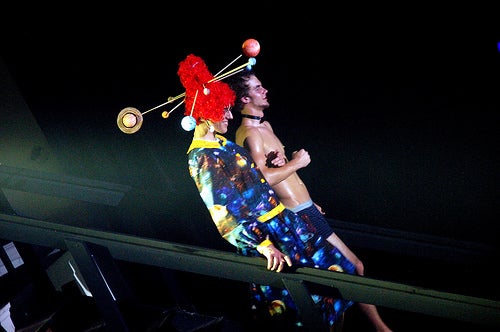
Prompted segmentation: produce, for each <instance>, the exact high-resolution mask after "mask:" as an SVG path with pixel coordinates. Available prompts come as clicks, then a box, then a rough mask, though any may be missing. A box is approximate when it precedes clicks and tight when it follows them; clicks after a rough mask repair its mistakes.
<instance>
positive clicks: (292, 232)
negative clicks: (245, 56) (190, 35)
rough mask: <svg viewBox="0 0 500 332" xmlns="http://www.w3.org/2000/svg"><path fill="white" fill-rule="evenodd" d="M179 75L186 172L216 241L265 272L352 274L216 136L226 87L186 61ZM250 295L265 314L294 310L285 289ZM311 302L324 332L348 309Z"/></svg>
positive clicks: (191, 58)
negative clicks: (190, 128) (263, 262)
mask: <svg viewBox="0 0 500 332" xmlns="http://www.w3.org/2000/svg"><path fill="white" fill-rule="evenodd" d="M178 75H179V77H180V80H181V83H182V84H183V86H184V88H185V89H186V95H185V100H184V101H185V115H186V117H185V118H184V119H183V126H184V124H185V123H192V124H193V125H194V135H193V140H192V143H191V145H190V147H189V149H188V152H187V154H188V168H189V173H190V176H191V177H192V179H193V180H194V182H195V184H196V187H197V188H198V191H199V193H200V196H201V198H202V200H203V202H204V203H205V205H206V207H207V209H208V210H209V212H210V215H211V217H212V219H213V222H214V223H215V225H216V227H217V229H218V231H219V233H220V235H221V236H222V237H223V238H224V239H225V240H227V241H228V242H229V243H231V244H232V245H234V246H235V247H236V249H237V252H238V253H240V254H242V255H245V256H252V257H257V256H259V257H262V255H263V256H265V257H266V258H267V260H268V265H267V268H268V269H270V270H275V271H277V272H280V271H282V270H283V268H285V265H288V266H290V267H291V266H294V267H311V268H319V269H323V270H332V271H339V272H346V273H349V274H354V273H355V272H354V271H355V268H354V265H353V264H352V263H351V262H350V261H349V260H347V259H346V258H345V257H344V256H343V255H342V254H341V253H340V252H339V251H338V250H337V248H335V247H333V246H332V245H331V244H330V243H328V242H327V241H326V240H325V239H324V237H322V236H320V234H319V233H318V232H317V231H316V229H315V228H314V226H313V225H312V224H311V223H308V222H307V221H304V220H302V219H301V218H300V217H298V216H297V215H296V214H295V213H293V212H292V211H290V210H288V209H286V208H285V207H284V205H283V204H282V203H281V202H280V201H279V199H278V197H277V196H276V194H275V193H274V191H273V189H272V188H271V186H269V184H268V183H267V181H266V180H265V178H264V176H263V175H262V173H261V171H260V170H259V169H258V168H257V167H256V165H255V163H254V161H253V160H252V157H251V156H250V154H249V153H248V152H247V150H246V149H244V148H242V147H241V146H239V145H237V144H235V143H233V142H232V141H229V140H227V139H226V138H224V137H223V136H221V134H225V133H226V132H227V127H228V122H229V120H231V119H232V118H233V116H232V113H231V107H232V106H233V105H234V101H235V94H234V92H233V91H232V90H231V89H230V88H229V86H228V85H227V84H226V83H224V82H222V81H217V80H216V79H214V77H213V76H212V75H211V74H210V72H209V71H208V69H207V67H206V65H205V63H204V61H203V60H202V59H201V58H199V57H197V56H195V55H193V54H190V55H188V56H187V57H186V59H185V60H183V61H182V62H181V63H180V64H179V69H178ZM252 290H253V292H254V293H253V295H254V299H255V300H256V301H257V302H258V303H259V304H264V305H266V306H267V309H268V310H269V313H270V314H271V315H274V314H275V313H278V314H279V313H280V312H282V311H289V310H292V311H293V310H296V308H295V305H294V304H293V301H292V299H291V297H290V295H289V294H288V292H287V291H286V289H281V288H280V289H278V288H273V287H270V286H265V285H253V287H252ZM313 300H314V301H315V302H316V303H318V304H319V306H320V307H321V309H322V313H323V317H324V320H325V323H326V325H328V326H330V327H331V326H333V324H334V323H335V322H336V320H337V319H338V317H339V316H340V315H342V314H343V312H344V311H345V310H346V309H347V308H349V307H350V306H351V305H352V304H353V302H352V301H350V300H345V299H333V298H330V297H325V296H319V295H314V296H313ZM277 303H278V304H279V306H276V304H277ZM276 309H278V311H276Z"/></svg>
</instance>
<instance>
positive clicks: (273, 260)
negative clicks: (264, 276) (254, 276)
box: [257, 244, 292, 272]
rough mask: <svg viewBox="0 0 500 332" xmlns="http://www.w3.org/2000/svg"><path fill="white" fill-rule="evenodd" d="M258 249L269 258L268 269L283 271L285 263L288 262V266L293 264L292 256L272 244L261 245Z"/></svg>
mask: <svg viewBox="0 0 500 332" xmlns="http://www.w3.org/2000/svg"><path fill="white" fill-rule="evenodd" d="M257 250H258V251H259V252H260V253H261V254H262V255H264V256H265V257H266V258H267V269H268V270H271V271H276V272H281V271H282V270H283V268H284V267H285V263H286V264H288V266H292V260H291V259H290V257H288V256H287V255H285V254H283V253H282V252H281V251H279V250H278V249H277V248H276V247H275V246H274V245H272V244H270V245H268V246H266V247H262V246H259V247H257Z"/></svg>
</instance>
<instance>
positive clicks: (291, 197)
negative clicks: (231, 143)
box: [236, 122, 311, 208]
mask: <svg viewBox="0 0 500 332" xmlns="http://www.w3.org/2000/svg"><path fill="white" fill-rule="evenodd" d="M249 135H259V136H260V138H261V140H259V141H260V144H261V145H262V146H261V147H260V148H261V151H258V152H255V151H252V148H251V147H249V146H248V145H247V144H245V140H246V139H247V137H248V136H249ZM236 143H237V144H239V145H241V146H244V147H246V148H247V149H248V148H249V149H250V152H251V154H252V157H253V158H254V160H255V162H256V163H257V165H258V166H259V168H260V169H261V170H262V171H263V173H264V176H266V169H265V168H266V167H267V166H266V165H265V155H267V154H269V153H270V152H272V151H278V152H281V153H282V154H283V156H286V154H285V148H284V146H283V144H282V143H281V141H280V140H279V138H278V137H277V136H276V135H275V134H274V132H273V130H272V128H271V126H270V125H269V123H268V122H263V123H261V124H260V125H259V126H245V125H241V126H240V127H239V128H238V130H237V131H236ZM262 150H263V151H262ZM257 153H259V155H254V154H257ZM273 171H279V169H273ZM272 187H273V189H274V191H275V192H276V194H277V195H278V197H279V198H280V200H281V202H282V203H283V204H284V205H285V206H287V207H289V208H293V207H295V206H297V205H299V204H302V203H305V202H307V201H308V200H311V197H310V196H309V192H308V190H307V188H306V186H305V185H304V183H303V182H302V180H301V179H300V177H299V175H298V174H297V172H293V173H292V174H290V175H289V176H288V177H286V178H284V179H283V180H282V181H280V182H279V183H276V184H274V185H273V186H272Z"/></svg>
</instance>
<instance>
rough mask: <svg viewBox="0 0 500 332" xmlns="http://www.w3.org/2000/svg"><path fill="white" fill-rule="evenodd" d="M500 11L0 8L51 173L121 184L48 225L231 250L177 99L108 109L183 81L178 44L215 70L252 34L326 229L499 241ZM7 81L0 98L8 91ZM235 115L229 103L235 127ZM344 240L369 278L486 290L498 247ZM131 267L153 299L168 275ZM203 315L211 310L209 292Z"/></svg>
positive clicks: (166, 93) (283, 133)
mask: <svg viewBox="0 0 500 332" xmlns="http://www.w3.org/2000/svg"><path fill="white" fill-rule="evenodd" d="M165 7H167V9H165ZM497 12H498V11H497V10H495V8H487V7H480V6H479V5H477V6H471V5H470V4H466V5H464V6H463V7H459V6H458V5H457V4H453V6H451V5H450V6H448V5H446V6H445V5H442V6H441V8H438V6H437V5H432V6H431V5H424V4H419V5H418V6H417V5H411V4H408V5H405V6H404V7H403V6H395V5H394V4H391V5H390V6H386V7H384V6H383V5H380V4H378V3H377V4H376V5H373V6H368V7H367V6H366V5H361V4H356V5H353V6H352V8H345V7H341V6H339V5H338V4H335V3H330V4H326V3H325V4H321V5H318V4H316V2H315V1H308V2H307V4H305V3H304V4H300V5H297V6H292V5H276V4H263V3H245V4H232V5H231V6H217V5H214V4H211V3H209V4H207V5H206V6H205V8H201V7H200V5H199V4H194V3H176V4H173V3H167V4H165V3H162V4H161V5H160V6H159V7H155V6H151V5H148V4H142V5H138V4H132V5H130V6H129V7H127V6H125V5H124V4H119V5H118V4H116V5H113V6H110V7H107V8H106V9H105V8H103V7H102V5H100V6H98V5H93V4H90V3H85V5H82V4H75V3H73V4H71V6H69V5H68V6H57V7H54V8H48V7H47V4H45V3H44V4H42V5H41V7H40V8H35V7H34V6H32V5H30V6H27V7H24V8H18V9H16V10H10V8H9V10H6V11H5V13H4V16H5V17H4V18H5V19H4V20H2V29H1V36H2V38H1V41H0V42H1V44H0V60H3V62H4V64H5V65H6V66H7V69H8V72H9V74H10V76H11V78H12V80H13V84H14V85H15V89H18V90H19V92H20V94H21V96H22V98H24V100H25V102H26V104H27V106H28V107H29V110H30V111H31V113H32V115H33V116H34V118H35V119H36V122H37V124H38V125H39V126H40V128H41V129H42V130H43V134H44V135H45V136H46V138H47V140H48V143H49V145H50V147H51V149H52V150H53V152H54V153H55V156H56V158H57V162H58V164H59V165H60V166H61V172H60V175H64V176H74V177H78V178H82V179H88V180H99V181H105V182H107V183H115V184H121V185H124V186H129V187H130V188H131V190H130V191H128V192H127V193H126V195H125V196H124V198H123V199H122V200H121V201H120V203H119V205H118V206H113V207H110V206H105V204H102V205H99V204H94V205H93V204H87V205H84V206H83V207H81V208H80V209H75V210H71V211H70V213H68V214H66V215H64V216H63V217H62V218H60V216H59V215H58V217H57V218H54V220H51V221H55V222H63V223H68V224H70V225H76V226H82V227H88V228H99V229H104V230H106V231H112V232H120V233H128V234H132V235H137V236H141V237H142V236H144V237H151V238H155V239H161V240H166V241H174V242H182V243H187V244H193V245H197V246H203V247H208V248H215V249H224V250H229V251H233V250H234V248H233V247H231V246H230V245H229V244H227V243H226V242H225V241H224V240H222V239H221V238H220V236H219V234H218V233H217V231H216V229H215V227H214V225H213V222H212V221H211V219H210V216H209V214H208V212H207V210H206V208H205V206H204V204H203V202H202V200H201V198H200V197H199V194H198V192H197V190H196V188H195V185H194V183H193V181H192V180H191V179H190V178H189V175H188V172H187V164H186V150H187V148H188V146H189V143H190V141H191V137H192V132H186V131H184V130H183V129H182V128H181V126H180V121H181V119H182V116H183V115H182V108H178V109H176V110H175V111H173V112H172V114H171V116H170V118H169V119H163V118H162V117H161V113H162V112H163V111H168V110H170V109H171V108H173V106H175V105H176V103H174V104H173V105H167V106H164V107H162V108H160V109H156V110H154V111H151V112H149V113H147V114H145V115H144V122H143V124H142V127H141V129H140V130H139V131H138V132H137V133H135V134H130V135H127V134H124V133H123V132H121V131H120V130H119V129H118V127H117V125H116V119H117V115H118V113H119V112H120V111H121V110H122V109H123V108H124V107H128V106H132V107H135V108H137V109H139V110H140V111H141V112H146V111H147V110H149V109H151V108H153V107H156V106H157V105H160V104H162V103H165V102H166V101H167V99H168V97H170V96H177V95H178V94H180V93H182V92H183V89H182V86H181V84H180V82H179V79H178V77H177V75H176V71H177V66H178V63H179V62H180V61H182V60H183V59H184V58H185V57H186V56H187V55H188V54H189V53H194V54H196V55H199V56H201V57H202V58H203V59H204V60H205V61H206V63H207V65H208V66H209V68H210V69H211V71H212V73H217V72H219V70H221V69H222V68H224V67H225V66H226V65H228V64H229V63H230V62H231V61H233V60H234V59H236V58H237V57H238V56H240V55H241V45H242V43H243V42H244V41H245V40H246V39H247V38H255V39H257V40H258V41H259V42H260V44H261V52H260V54H259V55H258V56H257V57H256V60H257V64H256V66H255V67H254V68H255V70H256V71H257V73H258V75H259V78H260V80H261V81H262V83H263V85H264V86H265V87H266V88H267V89H268V90H269V93H268V97H269V100H270V103H271V107H270V108H269V109H268V110H267V111H266V117H267V118H268V120H269V121H271V123H272V124H273V127H274V130H275V131H276V132H277V134H278V136H279V137H280V138H281V139H282V141H283V143H284V144H285V147H286V150H287V152H288V153H289V154H291V152H292V151H294V150H296V149H300V148H305V149H307V150H308V151H309V153H310V155H311V158H312V162H311V164H310V165H309V166H308V167H307V168H306V169H303V170H300V171H299V173H300V176H301V177H302V178H303V180H304V181H305V183H306V184H307V185H308V188H309V190H310V192H311V195H312V197H313V199H314V200H315V201H316V202H317V203H319V204H320V205H322V207H323V209H324V210H325V211H326V212H327V217H328V218H329V219H330V221H331V222H332V224H333V225H335V222H336V221H345V222H348V223H351V224H352V225H360V226H370V227H371V226H373V227H381V228H386V229H388V230H394V231H397V233H396V234H399V235H401V238H403V240H404V238H406V237H410V238H411V234H414V233H416V234H418V235H425V236H436V237H439V238H444V243H446V239H453V240H459V241H467V242H469V241H470V242H473V243H477V244H479V245H486V246H488V247H490V246H491V247H494V248H495V249H496V250H498V235H499V232H498V226H497V223H498V220H499V217H500V213H499V212H500V211H499V208H498V206H499V204H498V203H499V202H498V201H499V197H498V189H497V188H498V186H499V184H500V183H499V174H498V170H499V166H500V159H499V152H500V151H499V146H498V143H497V141H498V136H499V135H498V129H497V128H498V126H499V124H500V121H499V120H500V119H499V113H498V112H499V106H500V105H499V104H500V102H499V99H498V93H499V91H500V90H499V88H500V83H499V76H500V54H499V48H498V43H499V42H500V31H499V30H500V29H499V27H500V25H499V24H498V17H497V16H498V15H495V14H496V13H497ZM244 60H245V59H244V58H240V59H239V60H238V61H236V62H235V64H234V65H233V66H231V67H230V68H233V67H235V66H237V65H239V64H241V63H243V62H244ZM0 69H1V68H0ZM1 79H2V80H3V79H4V78H3V77H1ZM7 90H8V91H2V93H4V92H5V94H9V93H10V92H11V91H13V90H14V89H10V88H9V89H7ZM6 100H9V96H8V97H7V98H6ZM0 106H2V108H1V109H0V112H3V109H4V108H3V105H0ZM5 109H7V110H9V109H8V107H6V108H5ZM20 112H21V110H20ZM9 116H10V114H8V119H10V117H9ZM239 119H240V118H239V116H238V114H235V119H234V121H233V123H232V124H231V126H230V131H229V132H228V134H227V135H226V136H227V137H228V138H229V139H233V138H234V130H235V129H236V127H237V125H238V123H239ZM2 125H5V124H2ZM0 128H4V127H2V126H0ZM22 130H23V128H19V131H22ZM0 134H1V133H0ZM16 137H17V136H16ZM0 138H4V139H5V140H4V141H1V142H0V143H1V144H2V145H1V146H0V158H2V159H1V160H0V163H2V166H15V167H19V168H20V169H23V168H29V167H28V166H31V165H32V164H36V162H38V160H34V162H33V163H31V164H30V165H25V164H22V163H21V164H16V165H9V164H5V162H4V160H3V159H4V158H3V156H2V149H8V148H9V147H10V146H17V144H15V143H17V142H13V140H14V139H17V138H15V137H14V138H9V137H7V138H5V136H2V135H0ZM35 145H36V144H35ZM44 156H45V155H44V154H43V151H42V154H41V156H40V159H41V160H42V159H43V158H44ZM35 157H36V156H35ZM40 196H41V195H40ZM0 198H1V197H0ZM56 198H58V197H56ZM0 203H2V202H0ZM35 203H36V202H35ZM0 207H3V205H2V206H0ZM47 209H50V207H49V206H48V207H47ZM90 210H93V211H90ZM82 211H83V213H82ZM56 212H57V211H56ZM2 213H7V212H5V211H3V209H2ZM56 215H57V213H56ZM27 217H31V216H27ZM375 238H376V236H375ZM397 240H398V239H395V241H394V242H395V243H399V242H397ZM359 241H361V240H358V242H359ZM431 242H432V241H431ZM458 243H459V244H460V242H458ZM347 244H348V245H349V246H350V247H351V248H353V249H354V251H355V252H356V253H357V254H358V255H359V256H360V258H361V259H362V260H363V262H364V263H365V267H366V273H367V276H372V277H373V276H374V277H380V278H382V279H388V280H395V281H401V282H405V283H407V284H413V285H418V286H430V287H432V288H433V289H444V290H450V291H453V292H457V293H460V294H472V295H477V294H479V295H480V296H483V297H486V298H493V299H497V298H498V290H497V289H498V287H496V285H497V281H496V278H495V274H494V273H491V271H489V269H491V267H492V266H494V262H496V261H497V259H495V260H493V263H491V262H490V261H488V260H487V259H486V261H487V262H488V264H486V265H481V268H480V269H478V270H475V265H474V262H464V264H458V266H457V265H455V264H454V263H450V264H449V265H448V264H446V262H443V261H439V260H438V259H436V261H434V260H432V259H427V258H421V257H420V258H419V257H418V256H419V253H415V255H414V257H413V256H412V257H408V255H406V256H405V255H404V253H401V255H398V253H397V252H395V253H392V254H387V253H385V254H381V253H380V252H379V251H375V250H369V249H366V248H365V250H363V249H364V248H363V245H362V244H360V243H357V245H356V243H347ZM430 247H432V244H431V245H430ZM459 252H460V251H459ZM415 257H417V258H415ZM495 257H496V256H495ZM424 260H425V261H424ZM457 260H458V261H460V259H457V258H456V257H453V259H450V261H452V262H456V261H457ZM464 260H465V258H464ZM469 263H470V264H469ZM490 264H492V265H490ZM471 266H472V268H471ZM134 271H135V270H134ZM137 271H138V273H137V279H138V282H137V284H140V285H141V287H145V288H149V287H151V288H153V291H152V292H150V293H148V294H150V295H153V293H154V294H155V295H157V294H160V292H159V291H158V289H157V285H158V284H160V283H163V280H162V281H160V282H158V283H156V282H152V281H151V279H154V274H153V273H151V271H149V269H148V268H146V267H143V266H141V267H140V268H139V269H137ZM131 275H134V276H136V274H134V273H131ZM143 278H144V279H146V280H147V282H143ZM181 279H182V280H183V281H185V282H186V284H189V286H188V287H186V289H189V290H190V291H192V292H193V293H199V294H202V295H201V296H202V297H203V298H204V300H205V298H209V299H212V298H221V296H222V293H221V292H220V288H219V287H217V286H220V285H221V284H223V285H224V286H225V287H229V288H230V286H231V283H229V282H227V281H225V280H223V281H221V280H212V279H209V286H208V287H205V285H206V283H204V282H199V279H197V278H196V279H195V282H194V283H193V284H191V283H190V282H189V281H190V279H189V278H188V277H184V276H182V278H181ZM166 284H168V283H166ZM238 286H239V285H238ZM155 287H156V288H155ZM138 288H139V287H138ZM207 288H208V289H207ZM238 290H239V288H238ZM211 291H213V292H214V294H212V293H211ZM206 292H209V294H212V295H213V296H212V297H210V296H208V297H207V296H206V294H207V293H206ZM228 293H230V294H232V293H234V294H238V293H237V292H236V291H235V292H228ZM160 297H161V295H160ZM222 298H223V297H222ZM193 302H197V301H193ZM200 302H201V301H200ZM236 307H238V306H236ZM200 309H203V310H200V312H210V311H211V310H214V309H215V308H214V306H213V303H212V302H211V301H208V302H207V307H203V308H200ZM231 309H233V308H231ZM383 314H384V315H383V316H384V317H386V318H387V317H389V319H388V321H389V322H391V323H392V326H395V327H397V326H398V325H399V326H405V328H404V330H407V329H408V328H410V329H411V327H412V326H410V325H414V328H415V329H421V328H420V327H422V326H425V327H427V322H428V321H427V320H425V319H421V317H415V316H411V315H408V316H405V315H402V314H401V313H400V312H398V313H397V315H395V316H397V317H398V318H397V319H400V321H401V323H396V318H393V320H392V321H391V312H390V311H387V310H386V311H385V312H383ZM355 317H357V316H355ZM424 318H425V317H424ZM408 322H410V324H408ZM352 324H353V321H352V320H351V321H350V326H351V327H352V326H353V325H352ZM431 324H432V325H433V326H437V325H436V324H435V321H433V322H431V323H429V325H431ZM457 324H458V323H457ZM442 325H443V326H447V328H449V327H450V322H449V321H444V322H443V323H442ZM347 326H349V324H348V325H347ZM347 326H346V327H347ZM354 326H356V322H354ZM402 329H403V328H402ZM465 329H467V327H464V330H465ZM354 330H356V328H354ZM396 330H397V328H396Z"/></svg>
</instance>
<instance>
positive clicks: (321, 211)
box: [314, 203, 325, 215]
mask: <svg viewBox="0 0 500 332" xmlns="http://www.w3.org/2000/svg"><path fill="white" fill-rule="evenodd" d="M314 205H315V206H316V209H318V211H319V213H321V214H323V215H324V214H325V211H323V208H322V207H321V206H319V205H318V204H316V203H314Z"/></svg>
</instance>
